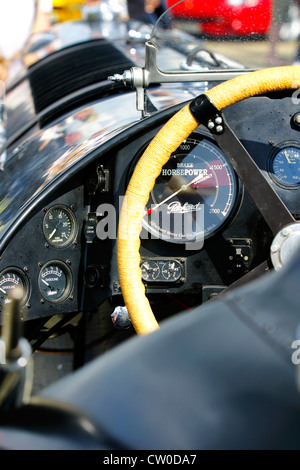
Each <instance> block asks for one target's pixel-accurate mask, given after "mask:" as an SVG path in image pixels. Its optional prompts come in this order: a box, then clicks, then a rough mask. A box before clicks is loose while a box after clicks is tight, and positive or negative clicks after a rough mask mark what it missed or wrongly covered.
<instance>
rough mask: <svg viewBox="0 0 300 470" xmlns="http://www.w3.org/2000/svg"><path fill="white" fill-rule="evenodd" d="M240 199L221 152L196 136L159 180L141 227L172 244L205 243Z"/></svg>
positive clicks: (178, 151) (169, 164) (182, 148)
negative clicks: (203, 241)
mask: <svg viewBox="0 0 300 470" xmlns="http://www.w3.org/2000/svg"><path fill="white" fill-rule="evenodd" d="M236 197H237V180H236V176H235V174H234V171H233V169H232V167H231V166H230V165H229V163H228V162H227V160H226V158H225V156H224V154H223V153H222V151H221V150H220V149H219V147H218V146H217V145H216V144H214V143H213V142H212V141H211V140H210V139H208V138H201V137H199V136H198V135H197V136H195V137H194V135H193V134H192V135H191V137H190V138H188V139H186V140H185V141H184V142H183V143H182V144H181V145H180V147H179V148H178V149H177V150H176V151H175V152H174V153H173V154H172V155H171V157H170V159H169V161H168V163H167V164H166V165H165V166H164V167H163V168H162V170H161V173H160V175H159V177H158V178H157V179H156V182H155V186H154V188H153V190H152V191H151V193H150V198H149V201H148V204H147V207H146V214H145V216H144V219H143V226H144V227H145V228H146V229H147V230H148V232H150V233H151V234H153V235H155V236H156V237H158V238H162V239H164V240H168V241H169V242H173V243H187V242H192V241H193V242H195V241H198V240H204V239H205V238H208V237H210V236H212V235H213V234H215V233H216V232H217V231H218V230H219V229H220V228H221V227H222V225H223V224H224V223H225V221H226V220H227V219H228V217H229V216H230V214H231V213H232V210H233V207H234V204H235V201H236Z"/></svg>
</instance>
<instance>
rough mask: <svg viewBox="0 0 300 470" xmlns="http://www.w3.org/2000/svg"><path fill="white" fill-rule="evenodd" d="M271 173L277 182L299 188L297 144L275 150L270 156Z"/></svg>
mask: <svg viewBox="0 0 300 470" xmlns="http://www.w3.org/2000/svg"><path fill="white" fill-rule="evenodd" d="M271 175H272V176H273V178H274V180H275V181H276V182H278V183H282V184H283V185H286V186H291V187H293V188H296V187H299V188H300V147H299V146H298V145H297V144H290V145H289V144H287V145H286V146H284V147H282V148H277V149H276V150H275V153H273V155H272V157H271Z"/></svg>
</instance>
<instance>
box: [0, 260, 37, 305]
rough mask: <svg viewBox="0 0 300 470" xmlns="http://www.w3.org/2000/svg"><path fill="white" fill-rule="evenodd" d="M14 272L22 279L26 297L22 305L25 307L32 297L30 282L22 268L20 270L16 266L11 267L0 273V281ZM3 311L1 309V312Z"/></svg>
mask: <svg viewBox="0 0 300 470" xmlns="http://www.w3.org/2000/svg"><path fill="white" fill-rule="evenodd" d="M12 272H14V273H16V274H17V276H19V277H20V278H21V279H22V282H23V285H24V295H23V298H22V301H21V305H22V307H24V306H25V305H26V304H27V302H28V300H29V297H30V282H29V279H28V277H27V276H26V274H25V272H24V271H23V270H22V269H21V268H18V267H16V266H9V267H7V268H5V269H3V270H2V271H1V272H0V280H1V278H2V276H4V275H5V274H7V273H12ZM2 309H3V306H2ZM2 309H0V311H1V310H2Z"/></svg>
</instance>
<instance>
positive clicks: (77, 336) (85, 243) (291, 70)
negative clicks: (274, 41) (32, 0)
mask: <svg viewBox="0 0 300 470" xmlns="http://www.w3.org/2000/svg"><path fill="white" fill-rule="evenodd" d="M102 3H103V2H102ZM105 3H107V4H108V5H109V2H105ZM173 3H174V2H173ZM179 3H180V4H181V5H179V6H177V8H179V7H180V8H181V9H182V8H183V4H182V3H184V2H179ZM199 3H201V2H199ZM241 3H244V2H241ZM113 5H114V3H113V2H112V3H111V10H110V12H111V16H110V17H109V16H107V14H106V16H105V15H104V13H103V9H102V10H99V11H98V10H97V12H98V13H97V15H96V18H95V16H94V13H95V10H93V16H92V18H91V17H89V16H88V15H87V16H86V17H85V18H83V19H82V20H80V21H76V22H66V23H59V24H55V25H53V26H52V27H51V29H49V30H47V31H46V32H43V33H38V34H36V35H34V36H32V37H31V41H30V42H29V44H27V46H26V51H25V53H23V55H22V58H21V59H22V60H20V58H18V59H17V60H16V61H14V62H12V64H11V65H10V70H9V74H8V78H7V80H6V83H5V87H4V90H3V103H2V108H1V122H0V126H1V128H0V130H1V132H2V133H1V136H2V137H3V145H2V146H1V156H0V163H1V172H0V181H1V185H0V322H1V332H2V340H1V341H0V344H2V352H1V350H0V359H1V361H0V362H1V363H2V366H1V367H2V371H1V367H0V390H1V387H2V392H1V394H0V409H1V410H2V411H1V413H0V448H3V449H5V448H9V449H10V448H11V449H24V448H27V449H31V448H33V449H120V448H121V449H208V448H226V449H228V448H299V432H298V431H296V429H297V422H298V413H299V411H300V407H299V395H298V390H297V380H296V375H297V370H296V369H297V367H296V366H295V365H296V364H297V363H296V362H295V359H293V356H292V355H293V352H294V350H295V349H296V347H297V345H298V343H295V341H296V342H297V340H298V336H297V335H298V323H299V318H298V316H299V314H298V311H299V300H300V299H299V295H298V290H299V289H297V285H298V280H299V260H298V258H299V240H300V223H299V218H300V205H299V194H300V193H299V190H300V144H299V131H300V104H299V97H298V95H299V92H298V87H299V83H300V82H299V80H300V67H299V66H297V65H294V66H292V65H291V64H292V63H293V58H294V57H295V55H296V52H297V39H295V38H293V39H290V40H282V39H280V37H279V39H278V40H279V46H278V47H279V51H280V55H281V57H280V62H278V64H277V63H272V67H266V58H267V56H268V47H269V46H268V44H269V43H268V41H267V38H266V37H263V38H261V37H256V38H242V39H237V38H234V41H231V38H230V37H225V38H223V39H222V40H220V38H219V37H218V38H217V39H216V38H213V37H207V36H205V35H204V34H202V35H201V34H200V33H199V32H198V33H197V34H196V35H194V34H193V35H192V34H191V30H192V32H193V33H194V26H195V22H196V21H197V18H193V21H191V19H189V20H188V19H187V18H186V17H185V18H184V19H183V18H181V19H180V18H179V19H178V17H176V14H174V12H176V5H175V7H174V9H171V10H166V12H165V13H164V14H163V15H162V16H161V17H160V18H159V19H158V21H157V22H156V24H155V25H151V24H149V23H148V24H142V23H140V22H138V21H136V20H134V19H130V18H128V17H126V18H124V17H122V15H121V13H120V10H116V9H114V7H113ZM99 8H100V7H99ZM121 11H122V14H123V12H124V10H121ZM177 16H178V15H177ZM192 26H193V28H192ZM274 60H275V59H274ZM282 61H284V64H283V65H282V63H281V62H282ZM273 65H275V67H273ZM277 65H279V66H277ZM20 292H21V294H20ZM19 329H21V331H22V333H20V338H21V339H19V336H18V331H19ZM295 345H296V346H295ZM29 357H31V360H32V361H33V362H34V374H33V388H32V389H31V387H29V393H28V380H29V379H28V380H25V383H26V384H27V386H26V387H25V389H26V393H27V395H26V394H25V395H26V396H25V395H24V387H23V386H22V384H23V381H24V375H25V371H26V370H27V368H28V362H31V360H29ZM20 358H23V359H24V361H23V364H21V363H22V361H20ZM25 363H26V366H24V364H25ZM17 364H18V365H17ZM11 376H13V377H14V378H15V381H12V382H10V380H9V377H11ZM1 377H2V379H1ZM1 380H2V382H1ZM112 397H113V398H112ZM130 397H131V399H133V401H134V403H131V402H130ZM111 401H113V405H112V403H111ZM125 403H126V405H125ZM195 403H197V406H195ZM56 405H57V407H56ZM64 406H66V408H64ZM71 406H72V407H74V409H73V408H72V409H70V408H69V407H71ZM193 407H194V408H195V412H194V413H192V409H193ZM74 410H75V411H74ZM77 412H78V415H76V413H77ZM80 413H82V414H80ZM51 416H52V417H53V416H55V417H57V420H55V419H54V418H53V419H51ZM64 418H66V421H64ZM84 419H86V420H87V421H89V424H90V428H89V429H90V430H91V429H92V431H90V432H88V431H87V428H88V426H83V427H82V426H81V422H82V420H83V421H84ZM48 420H49V423H52V424H53V429H54V430H55V431H54V432H51V431H49V435H48V430H49V429H48V430H47V429H44V428H43V426H41V421H43V422H44V424H45V423H47V422H48ZM58 422H64V424H63V425H62V427H61V430H60V431H61V432H58V431H57V429H56V426H57V423H58ZM229 422H230V423H232V424H231V425H230V428H231V431H230V432H229V431H228V429H227V428H228V423H229ZM91 423H92V424H91ZM225 424H226V425H225ZM49 426H50V424H49ZM268 427H269V430H270V429H272V432H271V431H269V432H268V431H267V428H268ZM66 436H68V437H66Z"/></svg>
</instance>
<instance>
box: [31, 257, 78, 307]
mask: <svg viewBox="0 0 300 470" xmlns="http://www.w3.org/2000/svg"><path fill="white" fill-rule="evenodd" d="M38 283H39V288H40V292H41V294H42V296H43V297H44V299H46V300H48V302H53V303H57V302H63V301H64V300H66V299H67V298H68V297H69V295H70V293H71V291H72V284H73V282H72V273H71V271H70V269H69V268H68V266H67V265H66V264H65V263H63V262H62V261H58V260H54V261H49V262H48V263H46V264H45V265H44V266H43V268H42V269H41V271H40V274H39V279H38Z"/></svg>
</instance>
